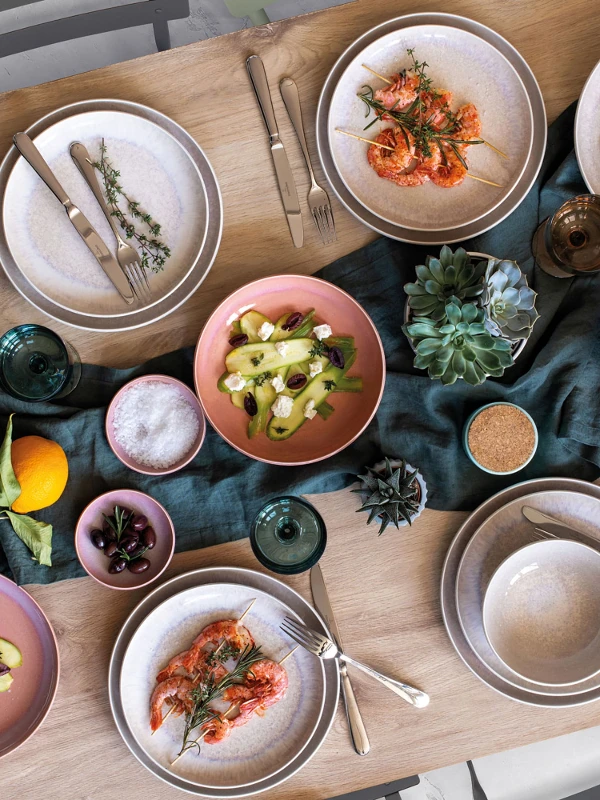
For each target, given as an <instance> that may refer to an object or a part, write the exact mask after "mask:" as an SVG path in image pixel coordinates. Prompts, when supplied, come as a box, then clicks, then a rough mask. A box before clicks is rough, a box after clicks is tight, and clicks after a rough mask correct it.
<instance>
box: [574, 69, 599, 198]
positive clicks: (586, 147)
mask: <svg viewBox="0 0 600 800" xmlns="http://www.w3.org/2000/svg"><path fill="white" fill-rule="evenodd" d="M575 153H576V155H577V162H578V164H579V169H580V170H581V174H582V175H583V179H584V181H585V182H586V184H587V187H588V189H589V190H590V192H592V194H600V61H599V62H598V63H597V64H596V66H595V67H594V69H593V70H592V72H591V74H590V76H589V78H588V79H587V81H586V83H585V86H584V87H583V91H582V92H581V97H580V98H579V103H578V104H577V114H576V115H575Z"/></svg>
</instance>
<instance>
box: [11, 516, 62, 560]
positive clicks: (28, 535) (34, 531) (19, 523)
mask: <svg viewBox="0 0 600 800" xmlns="http://www.w3.org/2000/svg"><path fill="white" fill-rule="evenodd" d="M4 513H5V514H7V515H8V518H9V519H10V524H11V525H12V526H13V530H14V532H15V533H16V534H17V536H18V537H19V539H20V540H21V541H22V542H23V543H24V544H25V545H27V547H28V548H29V549H30V550H31V552H32V553H33V555H34V557H35V559H36V561H39V562H40V564H44V565H45V566H47V567H51V566H52V525H48V524H47V523H46V522H38V520H36V519H33V517H27V516H25V515H24V514H15V512H14V511H8V509H7V510H5V512H4Z"/></svg>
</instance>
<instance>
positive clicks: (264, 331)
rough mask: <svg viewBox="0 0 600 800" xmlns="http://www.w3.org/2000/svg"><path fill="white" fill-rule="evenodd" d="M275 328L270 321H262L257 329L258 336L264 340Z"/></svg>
mask: <svg viewBox="0 0 600 800" xmlns="http://www.w3.org/2000/svg"><path fill="white" fill-rule="evenodd" d="M274 330H275V325H273V323H272V322H263V324H262V325H261V326H260V328H259V329H258V331H257V333H258V338H259V339H262V341H263V342H266V341H267V339H268V338H269V336H270V335H271V334H272V333H273V331H274Z"/></svg>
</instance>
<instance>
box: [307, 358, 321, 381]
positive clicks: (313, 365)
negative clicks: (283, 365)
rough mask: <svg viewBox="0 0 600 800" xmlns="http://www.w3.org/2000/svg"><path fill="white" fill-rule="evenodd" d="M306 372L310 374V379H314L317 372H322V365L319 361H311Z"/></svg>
mask: <svg viewBox="0 0 600 800" xmlns="http://www.w3.org/2000/svg"><path fill="white" fill-rule="evenodd" d="M308 371H309V373H310V377H311V378H314V377H315V375H318V374H319V372H323V364H321V362H320V361H311V362H310V364H309V365H308Z"/></svg>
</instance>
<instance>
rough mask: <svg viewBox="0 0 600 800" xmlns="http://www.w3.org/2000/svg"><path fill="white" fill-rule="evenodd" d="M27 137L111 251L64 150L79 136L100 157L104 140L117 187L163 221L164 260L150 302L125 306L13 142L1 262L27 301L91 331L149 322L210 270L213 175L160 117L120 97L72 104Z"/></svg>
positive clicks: (217, 230)
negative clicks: (166, 255) (167, 252)
mask: <svg viewBox="0 0 600 800" xmlns="http://www.w3.org/2000/svg"><path fill="white" fill-rule="evenodd" d="M27 133H28V134H29V136H30V137H31V139H33V141H34V143H35V145H36V146H37V148H38V149H39V150H40V152H41V153H42V155H43V157H44V158H45V160H46V161H47V162H48V164H49V166H50V168H51V169H52V171H53V172H54V173H55V175H56V176H57V178H58V179H59V181H60V183H61V184H62V185H63V187H64V188H65V190H66V192H67V194H68V195H69V196H70V198H71V199H72V201H73V202H74V203H75V204H76V205H77V206H78V207H80V208H81V210H82V211H83V213H84V214H85V216H86V217H87V218H88V219H89V220H90V222H91V224H92V225H93V226H94V228H96V230H97V231H98V233H99V234H100V236H101V237H102V239H103V240H104V242H105V243H106V245H107V246H108V247H109V249H110V250H111V251H112V252H116V240H115V237H114V235H113V233H112V231H111V229H110V227H109V225H108V223H107V221H106V219H105V217H104V215H103V213H102V211H101V210H100V207H99V205H98V203H97V201H96V199H95V198H94V196H93V194H92V192H91V190H90V189H89V187H88V186H87V184H86V183H85V180H84V178H83V177H82V176H81V175H80V174H79V171H78V169H77V167H76V165H75V164H74V162H73V161H72V159H71V156H70V155H69V147H70V145H71V144H72V143H73V142H77V141H79V142H82V143H83V144H84V145H85V146H86V147H87V149H88V151H89V152H90V155H91V156H92V158H98V159H99V156H100V148H101V146H102V143H103V142H104V144H105V146H106V148H107V152H106V156H107V158H108V159H109V160H110V162H111V164H112V166H113V167H114V169H116V170H118V172H119V183H120V184H121V185H122V187H123V189H124V191H125V192H126V193H127V195H128V197H130V198H131V199H134V200H135V201H137V202H139V203H140V209H141V210H143V211H144V212H148V213H150V215H151V217H152V220H153V223H158V224H159V225H160V226H161V231H160V236H159V238H160V239H161V241H163V242H164V243H165V244H166V245H167V246H168V247H169V248H170V250H171V256H170V257H169V259H168V260H167V262H166V265H165V267H164V269H163V270H162V271H158V272H156V273H154V272H150V273H149V280H150V288H151V290H152V296H153V301H152V302H151V303H149V304H148V305H145V306H142V305H138V304H136V305H134V306H132V307H131V306H127V305H126V304H125V303H124V302H123V300H122V299H121V297H120V296H119V294H118V292H117V291H116V290H115V289H114V287H113V286H112V284H111V283H110V281H109V279H108V278H107V277H106V275H105V274H104V273H103V271H102V269H101V268H100V266H99V265H98V262H97V261H96V259H95V258H94V256H93V255H92V254H91V253H90V252H89V250H88V249H87V247H86V245H85V244H84V242H83V241H82V240H81V239H80V237H79V235H78V233H77V231H76V230H75V229H74V228H73V226H72V225H71V223H70V222H69V219H68V217H67V215H66V214H65V212H64V209H63V208H62V207H61V204H60V203H59V202H58V200H57V199H56V198H55V197H54V196H53V195H52V193H51V192H50V190H49V189H48V188H47V187H46V186H45V185H44V184H43V183H42V181H41V179H40V178H39V177H38V175H36V173H35V172H34V171H33V169H32V168H31V167H30V166H29V165H28V164H27V163H26V162H25V160H24V159H23V158H21V157H20V156H19V154H18V152H17V150H16V148H14V147H13V148H11V149H10V150H9V152H8V154H7V156H6V157H5V159H4V161H3V162H2V165H1V166H0V197H2V215H1V218H0V262H1V263H2V266H3V267H4V271H5V272H6V274H7V276H8V278H9V280H10V281H11V283H12V284H13V285H14V287H15V288H16V289H17V290H18V291H19V292H20V293H21V294H22V295H23V296H24V297H25V299H26V300H28V301H29V302H30V303H32V304H33V305H34V306H36V307H37V308H39V309H40V310H42V311H44V312H45V313H46V314H48V315H49V316H51V317H54V318H55V319H57V320H60V321H61V322H65V323H67V324H69V325H75V326H76V327H79V328H85V329H87V330H97V331H117V330H128V329H131V328H138V327H141V326H143V325H147V324H149V323H150V322H154V321H155V320H157V319H160V318H161V317H164V316H166V315H167V314H170V313H172V312H173V311H174V310H175V309H176V308H178V307H179V306H180V305H181V304H182V303H183V302H184V301H185V300H187V298H188V297H190V295H191V294H192V293H193V292H194V291H195V290H196V289H197V288H198V286H199V285H200V284H201V283H202V281H203V280H204V278H205V277H206V275H207V274H208V271H209V270H210V268H211V266H212V263H213V260H214V258H215V256H216V253H217V249H218V246H219V242H220V239H221V231H222V225H223V212H222V203H221V194H220V190H219V186H218V183H217V180H216V177H215V174H214V172H213V170H212V167H211V166H210V163H209V162H208V159H207V158H206V156H205V154H204V152H203V151H202V150H201V148H200V147H199V146H198V144H197V143H196V142H195V141H194V139H193V138H192V137H191V136H190V135H189V134H188V133H187V132H186V131H185V130H184V129H183V128H181V127H180V126H179V125H177V123H175V122H174V121H173V120H171V119H169V118H168V117H165V116H164V115H163V114H160V113H159V112H157V111H154V110H153V109H151V108H147V107H146V106H142V105H139V104H138V103H130V102H126V101H122V100H90V101H84V102H81V103H73V104H72V105H69V106H65V107H64V108H60V109H58V110H56V111H53V112H51V113H50V114H48V115H47V116H45V117H43V118H42V119H40V120H38V122H36V123H35V124H34V125H32V126H31V127H30V128H29V129H28V130H27ZM138 225H139V223H138ZM144 231H145V228H140V230H139V232H141V233H143V232H144ZM146 233H147V235H148V236H150V237H151V234H150V233H148V232H146ZM138 250H139V247H138Z"/></svg>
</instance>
